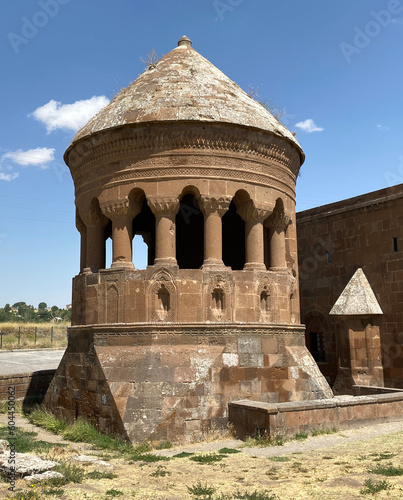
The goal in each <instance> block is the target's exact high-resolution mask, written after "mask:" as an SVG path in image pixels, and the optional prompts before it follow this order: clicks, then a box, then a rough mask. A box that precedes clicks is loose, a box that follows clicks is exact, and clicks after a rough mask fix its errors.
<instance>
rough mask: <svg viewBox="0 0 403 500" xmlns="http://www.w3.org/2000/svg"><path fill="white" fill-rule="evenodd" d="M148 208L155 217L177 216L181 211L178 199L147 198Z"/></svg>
mask: <svg viewBox="0 0 403 500" xmlns="http://www.w3.org/2000/svg"><path fill="white" fill-rule="evenodd" d="M147 203H148V206H149V207H150V209H151V211H152V213H153V214H154V215H156V216H157V215H161V216H164V215H165V216H168V215H171V216H173V215H176V214H177V213H178V210H179V200H178V198H163V197H153V196H150V197H148V198H147Z"/></svg>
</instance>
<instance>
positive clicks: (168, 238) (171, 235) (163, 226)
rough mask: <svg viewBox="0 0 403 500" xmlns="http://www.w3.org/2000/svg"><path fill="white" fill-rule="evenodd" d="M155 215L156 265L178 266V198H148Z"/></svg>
mask: <svg viewBox="0 0 403 500" xmlns="http://www.w3.org/2000/svg"><path fill="white" fill-rule="evenodd" d="M147 203H148V205H149V207H150V209H151V211H152V212H153V214H154V215H155V260H154V265H156V266H158V265H174V266H176V265H177V262H176V245H175V216H176V214H177V213H178V210H179V200H178V199H177V198H160V197H151V198H147Z"/></svg>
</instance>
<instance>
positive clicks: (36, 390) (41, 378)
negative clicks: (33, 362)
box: [0, 370, 56, 404]
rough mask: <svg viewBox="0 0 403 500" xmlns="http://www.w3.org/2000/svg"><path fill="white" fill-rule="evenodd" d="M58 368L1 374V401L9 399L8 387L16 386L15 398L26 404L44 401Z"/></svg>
mask: <svg viewBox="0 0 403 500" xmlns="http://www.w3.org/2000/svg"><path fill="white" fill-rule="evenodd" d="M55 372H56V370H40V371H37V372H33V373H20V374H15V375H1V376H0V401H7V399H8V388H9V387H15V399H19V400H23V401H24V404H27V403H28V404H30V403H39V404H40V403H42V400H43V398H44V397H45V394H46V391H47V389H48V387H49V385H50V383H51V381H52V379H53V377H54V374H55Z"/></svg>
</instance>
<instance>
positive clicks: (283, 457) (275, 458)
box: [267, 456, 290, 462]
mask: <svg viewBox="0 0 403 500" xmlns="http://www.w3.org/2000/svg"><path fill="white" fill-rule="evenodd" d="M267 458H268V459H269V460H271V461H272V462H289V461H290V458H289V457H285V456H281V457H267Z"/></svg>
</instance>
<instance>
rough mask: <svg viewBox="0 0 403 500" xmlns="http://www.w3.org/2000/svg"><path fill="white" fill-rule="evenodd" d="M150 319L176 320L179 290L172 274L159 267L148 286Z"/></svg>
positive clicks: (155, 320)
mask: <svg viewBox="0 0 403 500" xmlns="http://www.w3.org/2000/svg"><path fill="white" fill-rule="evenodd" d="M148 304H149V307H148V308H147V309H148V313H149V315H150V318H149V321H154V322H159V321H169V322H172V321H176V317H177V290H176V285H175V282H174V279H173V276H172V274H171V273H170V272H169V271H168V270H167V269H164V268H161V269H158V271H156V272H155V274H154V275H153V276H152V277H151V279H150V285H149V288H148Z"/></svg>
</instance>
